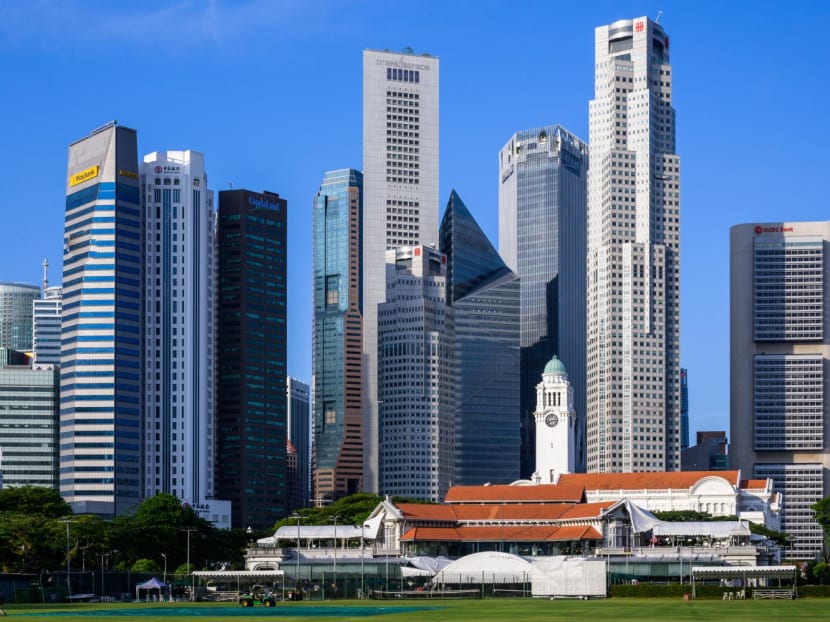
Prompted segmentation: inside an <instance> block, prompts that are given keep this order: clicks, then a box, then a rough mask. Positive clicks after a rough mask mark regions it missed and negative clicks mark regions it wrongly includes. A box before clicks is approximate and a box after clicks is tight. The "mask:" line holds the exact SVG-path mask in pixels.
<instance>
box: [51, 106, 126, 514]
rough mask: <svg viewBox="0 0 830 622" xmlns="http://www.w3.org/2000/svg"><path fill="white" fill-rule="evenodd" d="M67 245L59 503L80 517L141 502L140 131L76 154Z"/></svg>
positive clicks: (87, 141)
mask: <svg viewBox="0 0 830 622" xmlns="http://www.w3.org/2000/svg"><path fill="white" fill-rule="evenodd" d="M65 218H66V225H65V233H64V241H63V248H64V250H63V318H62V322H61V341H62V345H61V392H60V395H61V407H60V494H61V496H62V497H63V498H64V500H66V501H67V502H68V503H70V504H71V505H72V507H73V510H74V511H75V513H76V514H77V513H92V514H99V515H103V516H112V515H115V514H121V513H124V512H125V511H127V510H129V509H130V508H132V507H133V506H135V505H136V504H137V503H138V502H139V500H140V493H141V486H140V483H141V479H140V470H139V468H140V461H141V446H140V438H139V434H140V418H141V390H140V386H141V382H140V376H139V374H140V362H141V349H140V341H141V334H140V326H141V295H140V294H141V280H140V279H141V249H140V243H141V207H140V199H139V177H138V150H137V145H136V132H135V130H132V129H129V128H126V127H123V126H120V125H117V124H116V122H114V121H113V122H111V123H108V124H106V125H104V126H102V127H100V128H98V129H96V130H93V131H92V132H91V133H90V134H89V136H87V137H85V138H83V139H81V140H79V141H77V142H75V143H72V144H71V145H70V146H69V164H68V170H67V180H66V216H65Z"/></svg>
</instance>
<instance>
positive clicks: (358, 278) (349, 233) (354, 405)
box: [313, 168, 363, 500]
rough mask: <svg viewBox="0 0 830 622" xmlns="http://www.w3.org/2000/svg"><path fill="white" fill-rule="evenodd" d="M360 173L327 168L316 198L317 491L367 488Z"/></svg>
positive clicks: (334, 493)
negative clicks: (364, 424)
mask: <svg viewBox="0 0 830 622" xmlns="http://www.w3.org/2000/svg"><path fill="white" fill-rule="evenodd" d="M362 219H363V175H362V174H361V173H360V171H356V170H354V169H349V168H346V169H341V170H337V171H330V172H328V173H326V174H325V176H324V177H323V183H322V184H321V185H320V191H319V192H318V193H317V196H316V197H315V198H314V360H313V365H314V373H313V376H314V497H315V498H316V499H329V500H334V499H337V498H338V497H342V496H344V495H350V494H354V493H356V492H360V491H361V490H362V488H363V354H362V347H363V304H362V300H363V298H362V295H361V283H362V275H363V270H362V267H361V262H360V253H361V247H362V245H361V240H362V233H361V227H362Z"/></svg>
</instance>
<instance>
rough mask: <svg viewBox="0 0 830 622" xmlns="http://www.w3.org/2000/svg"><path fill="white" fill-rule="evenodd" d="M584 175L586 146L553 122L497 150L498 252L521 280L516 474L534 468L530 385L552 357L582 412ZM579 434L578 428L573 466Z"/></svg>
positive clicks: (580, 444) (580, 451)
mask: <svg viewBox="0 0 830 622" xmlns="http://www.w3.org/2000/svg"><path fill="white" fill-rule="evenodd" d="M587 180H588V145H587V144H586V143H584V142H583V141H582V140H580V139H579V138H577V137H576V136H574V135H573V134H572V133H571V132H569V131H568V130H566V129H565V128H563V127H562V126H559V125H547V126H543V127H537V128H533V129H529V130H523V131H521V132H517V133H516V134H514V135H513V136H511V137H510V140H508V141H507V143H506V144H505V145H504V147H502V149H501V150H500V151H499V252H500V253H501V256H502V257H503V258H504V261H505V263H507V265H508V266H510V268H512V269H513V270H514V271H515V272H516V274H517V275H518V276H519V279H520V283H521V374H520V380H519V384H520V402H519V408H520V413H521V435H522V436H521V439H522V447H521V473H522V476H523V477H529V476H530V474H531V473H533V471H534V469H535V465H534V463H533V457H534V443H535V441H534V434H535V430H536V426H535V424H534V422H533V409H534V406H535V399H536V383H537V382H538V381H539V374H541V373H542V369H543V368H544V367H545V364H546V363H547V361H548V360H549V359H550V358H551V357H552V356H553V355H557V356H558V357H559V358H560V359H561V360H562V361H563V362H564V363H565V365H567V367H568V369H569V370H570V372H571V376H572V380H573V383H574V390H575V393H574V398H575V400H576V401H575V405H576V409H577V410H578V411H579V412H581V413H584V412H585V386H586V384H585V254H586V237H587V233H586V230H587ZM583 421H584V419H581V420H580V425H581V426H582V422H583ZM584 435H585V430H584V426H583V427H581V428H580V430H578V434H577V442H578V455H577V456H576V458H577V460H578V464H580V465H584V461H585V449H584ZM582 468H584V466H583V467H582Z"/></svg>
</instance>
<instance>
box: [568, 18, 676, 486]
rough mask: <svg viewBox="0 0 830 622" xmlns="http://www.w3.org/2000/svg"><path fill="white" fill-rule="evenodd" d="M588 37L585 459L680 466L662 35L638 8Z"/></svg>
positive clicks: (671, 117)
mask: <svg viewBox="0 0 830 622" xmlns="http://www.w3.org/2000/svg"><path fill="white" fill-rule="evenodd" d="M595 42H596V48H595V49H596V63H595V71H596V74H595V78H596V80H595V96H594V99H593V100H592V101H591V104H590V115H589V128H590V130H589V131H590V139H589V142H590V144H591V169H590V172H589V174H588V279H587V286H588V342H587V343H588V351H587V361H588V367H587V370H588V371H587V376H588V384H587V395H588V405H587V406H588V407H587V459H588V470H589V471H600V472H629V471H673V470H678V469H680V158H679V157H678V156H677V155H676V154H675V130H674V128H675V113H674V109H673V108H672V103H671V102H672V80H673V75H672V68H671V65H670V64H669V37H668V35H666V33H665V31H664V30H663V27H662V26H661V25H660V24H658V23H656V22H654V21H651V20H649V19H648V18H646V17H638V18H635V19H625V20H620V21H617V22H614V23H613V24H611V25H609V26H600V27H599V28H597V29H596V38H595ZM568 369H571V367H570V365H568Z"/></svg>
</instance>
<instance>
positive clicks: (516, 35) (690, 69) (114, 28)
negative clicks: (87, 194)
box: [0, 0, 830, 432]
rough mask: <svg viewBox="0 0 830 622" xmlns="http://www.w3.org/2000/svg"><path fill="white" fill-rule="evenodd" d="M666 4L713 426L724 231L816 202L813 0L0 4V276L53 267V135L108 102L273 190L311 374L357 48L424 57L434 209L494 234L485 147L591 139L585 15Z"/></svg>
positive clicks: (824, 215) (297, 336)
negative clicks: (525, 137) (328, 212)
mask: <svg viewBox="0 0 830 622" xmlns="http://www.w3.org/2000/svg"><path fill="white" fill-rule="evenodd" d="M661 9H662V10H663V11H664V13H663V15H662V17H661V23H662V24H663V26H664V27H665V29H666V31H667V32H668V34H669V35H670V37H671V41H672V46H671V50H672V65H673V74H674V106H675V108H676V110H677V151H678V153H679V154H680V156H681V158H682V165H681V179H682V181H681V184H682V194H681V305H682V306H681V309H682V315H681V340H682V346H681V348H682V349H681V360H682V364H683V365H684V366H685V367H687V368H688V369H689V383H690V392H691V393H690V403H691V408H690V410H691V412H690V417H691V428H692V431H693V432H694V431H695V430H702V429H725V430H728V429H729V227H730V226H732V225H734V224H738V223H744V222H756V221H758V222H766V221H778V220H785V219H786V220H826V219H828V215H829V214H828V209H827V208H828V201H827V198H826V194H825V193H824V192H823V190H824V181H825V177H826V176H827V175H828V170H830V162H829V161H828V160H830V156H828V153H829V152H830V151H829V150H828V147H827V145H830V129H828V128H830V122H828V119H827V116H828V112H827V110H828V104H827V102H828V86H829V85H830V82H828V76H830V52H828V50H827V48H826V44H825V43H824V41H825V40H826V32H825V29H826V24H827V23H828V21H830V20H828V18H830V3H824V2H811V1H802V2H798V3H789V4H788V6H787V7H786V10H785V9H784V5H783V4H781V3H774V2H763V1H756V2H740V1H739V2H729V3H720V2H717V3H716V2H661V3H657V2H625V1H616V2H610V1H593V2H562V1H559V2H554V1H550V2H543V1H536V0H525V1H524V2H505V1H504V0H501V1H491V0H478V1H467V0H455V1H449V2H448V1H446V0H444V1H442V2H433V1H431V0H423V1H421V2H416V3H403V2H375V1H371V0H283V1H280V2H276V1H275V2H266V1H264V0H250V1H238V2H230V1H228V0H224V1H220V0H215V1H213V2H197V1H195V0H194V1H190V2H188V1H180V2H176V1H175V0H174V1H170V2H161V1H143V2H134V3H121V2H103V1H96V0H86V1H85V2H80V1H78V0H40V1H38V0H30V1H27V2H17V3H15V2H2V3H0V72H1V73H0V84H2V89H0V113H1V114H0V137H2V149H0V171H2V179H3V192H2V193H0V219H2V220H0V222H2V228H0V231H2V240H3V241H2V244H0V281H23V282H30V283H39V282H40V264H41V261H42V259H43V258H44V257H47V258H48V259H49V262H50V264H51V266H52V277H51V279H50V281H51V282H52V284H56V283H58V282H59V280H60V276H59V269H60V268H59V266H60V263H61V249H62V236H63V206H64V187H65V186H64V184H65V175H66V156H67V147H68V145H69V143H70V142H72V141H74V140H77V139H79V138H81V137H83V136H85V135H86V134H87V133H88V132H89V131H90V130H91V129H93V128H95V127H97V126H99V125H101V124H102V123H105V122H106V121H108V120H110V119H117V120H118V121H119V122H120V123H121V124H123V125H127V126H128V127H133V128H135V129H137V130H138V138H139V150H140V156H141V155H143V154H145V153H148V152H150V151H155V150H165V149H194V150H197V151H201V152H203V153H204V154H205V157H206V166H207V170H208V175H209V179H210V185H211V187H212V188H213V189H214V190H215V191H218V190H223V189H226V188H228V187H229V186H230V184H233V186H234V187H235V188H243V187H245V188H250V189H252V190H262V189H267V190H271V191H274V192H278V193H280V195H281V196H283V197H284V198H286V199H288V210H289V359H288V368H289V373H290V374H291V375H293V376H296V377H299V378H300V379H303V380H305V381H308V380H309V379H310V377H311V362H310V361H311V359H310V344H311V287H310V285H311V202H312V199H313V196H314V194H315V192H316V191H317V188H318V186H319V183H320V180H321V178H322V174H323V172H324V171H327V170H331V169H336V168H342V167H349V166H350V167H355V168H361V162H362V153H361V86H362V76H361V71H362V57H361V55H362V50H363V49H365V48H372V49H387V48H388V49H390V50H400V49H402V48H404V47H405V46H411V47H412V48H413V49H414V50H415V51H416V52H418V53H420V52H429V53H431V54H433V55H436V56H438V57H439V58H440V60H441V162H440V171H441V193H440V194H441V203H442V204H441V206H440V209H441V212H443V207H444V204H445V203H446V201H447V199H448V197H449V193H450V190H451V189H453V188H455V189H456V190H457V192H458V193H459V194H460V196H461V197H462V199H463V200H464V202H465V204H466V205H467V206H468V207H469V208H470V210H471V211H472V213H473V215H474V216H475V217H476V218H477V219H478V220H479V222H480V224H481V225H482V227H483V228H484V230H485V232H486V233H487V234H488V235H489V236H490V237H491V239H492V240H493V242H494V244H497V239H498V213H497V212H498V185H497V183H498V182H497V153H498V150H499V148H500V147H501V146H502V145H503V144H504V143H505V142H506V140H507V139H508V138H509V136H510V135H511V134H512V133H513V132H515V131H517V130H520V129H525V128H531V127H535V126H539V125H544V124H549V123H560V124H562V125H564V126H565V127H567V128H568V129H570V130H571V131H573V132H574V133H576V134H577V135H578V136H580V137H582V138H584V139H585V140H588V101H589V99H591V97H592V96H593V62H594V59H593V46H594V40H593V37H594V27H595V26H598V25H602V24H606V23H610V22H612V21H614V20H617V19H623V18H632V17H637V16H641V15H647V16H650V17H652V18H653V17H655V16H656V15H657V13H658V11H659V10H661Z"/></svg>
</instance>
